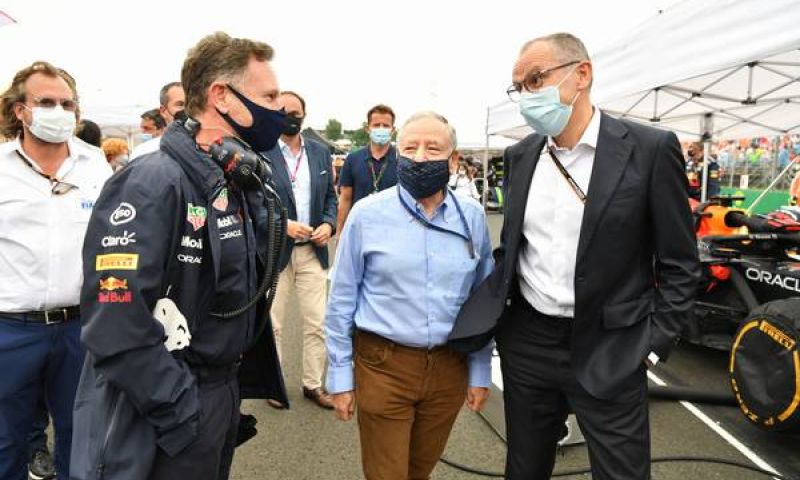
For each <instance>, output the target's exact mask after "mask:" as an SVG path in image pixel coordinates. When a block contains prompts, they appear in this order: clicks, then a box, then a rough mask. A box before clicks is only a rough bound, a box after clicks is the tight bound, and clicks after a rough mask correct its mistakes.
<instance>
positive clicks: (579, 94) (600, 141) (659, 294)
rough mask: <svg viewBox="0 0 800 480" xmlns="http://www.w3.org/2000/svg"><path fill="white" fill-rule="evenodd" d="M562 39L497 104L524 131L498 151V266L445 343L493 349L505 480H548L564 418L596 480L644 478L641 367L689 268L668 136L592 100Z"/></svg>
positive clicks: (691, 258)
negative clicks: (583, 445) (526, 129)
mask: <svg viewBox="0 0 800 480" xmlns="http://www.w3.org/2000/svg"><path fill="white" fill-rule="evenodd" d="M592 78H593V71H592V63H591V62H590V60H589V55H588V54H587V52H586V48H585V47H584V45H583V43H582V42H581V41H580V40H579V39H577V38H576V37H574V36H573V35H570V34H567V33H559V34H553V35H549V36H546V37H542V38H538V39H535V40H532V41H530V42H528V43H526V44H525V45H524V46H523V48H522V50H521V52H520V54H519V58H518V60H517V63H516V65H515V66H514V69H513V72H512V81H513V85H512V86H511V87H510V88H509V89H508V94H509V96H510V97H511V99H512V100H513V101H515V102H517V103H519V109H520V114H521V115H522V117H523V118H524V119H525V121H526V122H527V123H528V125H529V126H530V127H531V128H532V129H533V130H534V132H535V133H533V134H532V135H529V136H528V137H526V138H525V139H524V140H522V141H521V142H520V143H519V144H517V145H514V146H513V147H510V148H509V149H508V150H507V151H506V152H505V158H504V163H505V168H504V171H505V172H506V174H507V179H506V181H505V182H504V185H503V188H504V190H505V193H506V195H507V196H506V210H505V212H504V214H505V218H504V222H503V230H502V234H501V245H500V247H499V248H498V249H497V250H496V251H495V262H496V265H497V268H496V269H495V271H494V272H493V273H492V276H491V277H489V280H488V281H487V282H486V283H484V284H483V285H482V286H481V288H480V289H479V290H478V291H477V292H476V294H475V295H473V297H472V298H470V300H469V301H468V302H467V304H466V307H465V308H464V309H462V311H461V312H460V313H459V318H458V320H457V322H456V327H455V328H454V331H453V334H452V335H451V337H450V338H451V344H452V345H453V346H454V347H458V348H463V349H464V350H467V351H468V350H470V349H473V348H479V347H480V346H481V345H482V344H483V343H484V342H485V341H487V340H488V338H490V337H491V336H492V335H493V334H494V336H495V339H496V341H497V349H498V351H499V352H500V359H501V366H502V373H503V388H504V392H503V393H504V400H505V415H506V428H507V430H506V431H507V435H508V455H507V459H506V476H505V478H508V479H511V480H519V479H525V480H543V479H548V478H550V475H551V473H552V470H553V465H554V462H555V452H556V442H557V441H558V440H559V439H560V437H561V435H562V431H563V427H564V421H565V420H566V418H567V414H568V413H569V410H572V411H573V412H574V413H575V415H576V416H577V418H578V421H579V423H580V426H581V430H582V432H583V433H584V435H585V437H586V440H587V443H588V447H589V458H590V460H591V465H592V478H595V479H597V480H611V479H614V480H646V479H649V478H650V432H649V424H648V412H647V376H646V371H647V367H648V366H650V365H652V364H653V363H655V362H657V361H659V360H662V361H663V360H665V359H666V358H667V355H668V354H669V351H670V348H671V347H672V345H673V344H674V341H675V339H676V337H677V335H678V333H679V331H680V329H681V325H682V323H683V322H685V321H686V320H687V315H688V312H689V311H690V309H691V305H692V298H693V295H694V293H695V286H696V283H697V280H698V278H699V274H700V269H699V264H698V260H697V248H696V245H695V237H694V231H693V227H692V217H691V213H690V211H689V207H688V203H687V201H686V177H685V175H684V173H683V158H682V155H681V148H680V145H679V143H678V140H677V138H676V137H675V135H674V134H673V133H671V132H668V131H664V130H658V129H654V128H651V127H647V126H643V125H640V124H637V123H633V122H630V121H627V120H617V119H615V118H612V117H610V116H608V115H606V114H605V113H603V112H601V111H600V110H599V109H598V108H597V107H596V106H594V105H593V104H592V101H591V98H590V90H591V85H592Z"/></svg>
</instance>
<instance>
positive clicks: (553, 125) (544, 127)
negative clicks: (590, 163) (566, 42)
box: [519, 68, 581, 137]
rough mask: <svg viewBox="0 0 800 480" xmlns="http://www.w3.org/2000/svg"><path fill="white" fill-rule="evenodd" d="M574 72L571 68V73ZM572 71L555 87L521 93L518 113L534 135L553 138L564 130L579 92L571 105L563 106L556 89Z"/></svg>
mask: <svg viewBox="0 0 800 480" xmlns="http://www.w3.org/2000/svg"><path fill="white" fill-rule="evenodd" d="M574 70H575V69H574V68H573V69H572V71H574ZM572 71H570V73H569V74H567V75H566V76H565V77H564V78H562V79H561V81H560V82H558V84H557V85H550V86H549V87H544V88H542V89H541V90H537V91H535V92H523V93H522V94H521V95H520V99H519V113H520V114H521V115H522V117H523V118H524V119H525V122H526V123H527V124H528V125H529V126H530V127H531V128H532V129H534V130H535V131H536V133H539V134H541V135H548V136H551V137H555V136H557V135H559V134H560V133H561V132H563V131H564V128H566V126H567V123H568V122H569V117H570V116H571V115H572V106H573V105H574V104H575V101H576V100H577V99H578V96H579V95H580V94H581V92H578V94H577V95H575V98H573V99H572V103H571V104H569V105H564V104H563V103H561V95H560V93H559V90H558V89H559V87H561V84H562V83H564V80H566V79H567V77H568V76H569V75H570V74H571V73H572Z"/></svg>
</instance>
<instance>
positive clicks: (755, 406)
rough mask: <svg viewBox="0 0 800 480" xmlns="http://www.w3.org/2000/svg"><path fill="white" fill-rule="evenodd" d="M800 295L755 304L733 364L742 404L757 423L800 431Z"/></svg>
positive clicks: (734, 351)
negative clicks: (798, 296) (799, 343)
mask: <svg viewBox="0 0 800 480" xmlns="http://www.w3.org/2000/svg"><path fill="white" fill-rule="evenodd" d="M799 332H800V298H787V299H783V300H775V301H772V302H768V303H765V304H763V305H759V306H758V307H756V308H754V309H753V310H752V311H751V312H750V315H749V316H748V317H747V318H746V319H745V320H744V321H743V322H742V324H741V326H740V327H739V330H738V331H737V332H736V336H735V337H734V342H733V348H732V349H731V357H730V364H729V371H730V379H731V387H732V388H733V393H734V395H735V396H736V401H737V403H738V404H739V407H740V408H741V409H742V412H744V414H745V416H746V417H747V418H748V419H749V420H750V421H751V422H753V423H755V424H756V425H758V426H760V427H762V428H764V429H766V430H772V431H780V432H800V353H798V348H797V347H798V346H797V343H798V341H800V334H799Z"/></svg>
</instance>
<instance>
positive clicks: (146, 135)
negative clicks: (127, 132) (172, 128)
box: [138, 133, 153, 143]
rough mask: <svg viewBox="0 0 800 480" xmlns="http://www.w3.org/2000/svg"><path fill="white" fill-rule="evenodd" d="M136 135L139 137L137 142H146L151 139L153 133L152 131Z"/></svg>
mask: <svg viewBox="0 0 800 480" xmlns="http://www.w3.org/2000/svg"><path fill="white" fill-rule="evenodd" d="M138 137H139V143H144V142H147V141H148V140H152V139H153V134H152V133H140V134H139V135H138Z"/></svg>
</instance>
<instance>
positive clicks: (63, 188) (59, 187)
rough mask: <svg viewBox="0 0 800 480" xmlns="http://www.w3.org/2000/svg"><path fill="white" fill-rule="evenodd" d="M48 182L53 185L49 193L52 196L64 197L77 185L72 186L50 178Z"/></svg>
mask: <svg viewBox="0 0 800 480" xmlns="http://www.w3.org/2000/svg"><path fill="white" fill-rule="evenodd" d="M50 182H51V183H52V184H53V188H51V189H50V193H52V194H53V195H64V194H65V193H67V192H69V191H70V190H72V189H74V188H78V186H77V185H73V184H71V183H67V182H62V181H61V180H56V179H55V178H51V179H50Z"/></svg>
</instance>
